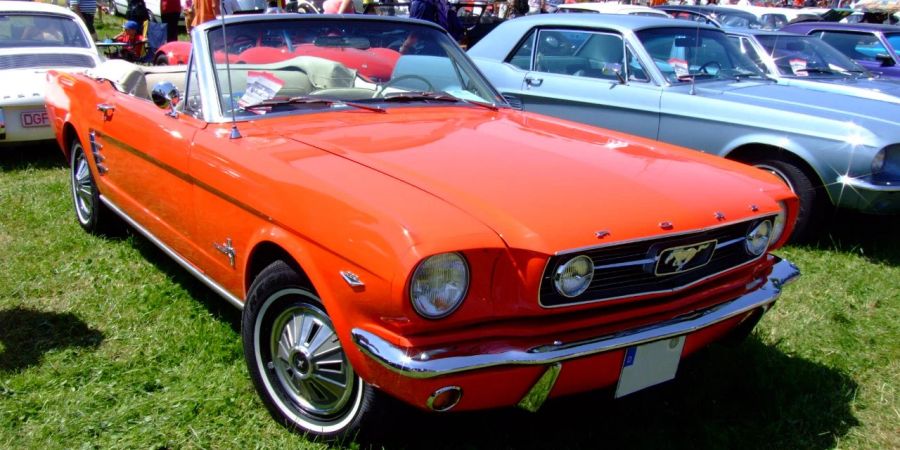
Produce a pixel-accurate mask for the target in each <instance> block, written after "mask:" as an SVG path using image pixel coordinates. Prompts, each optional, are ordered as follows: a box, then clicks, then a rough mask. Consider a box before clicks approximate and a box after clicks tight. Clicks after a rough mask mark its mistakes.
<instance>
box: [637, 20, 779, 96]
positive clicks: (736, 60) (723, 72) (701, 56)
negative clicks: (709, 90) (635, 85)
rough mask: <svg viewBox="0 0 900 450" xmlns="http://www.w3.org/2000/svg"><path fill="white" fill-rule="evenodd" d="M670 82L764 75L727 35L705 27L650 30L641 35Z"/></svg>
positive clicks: (640, 37) (641, 39) (645, 45)
mask: <svg viewBox="0 0 900 450" xmlns="http://www.w3.org/2000/svg"><path fill="white" fill-rule="evenodd" d="M637 36H638V39H640V41H641V42H642V43H643V44H644V48H645V49H646V50H647V53H649V54H650V56H651V57H652V58H653V62H654V63H655V64H656V67H658V68H659V70H660V71H661V72H662V74H663V76H665V77H666V80H668V81H669V82H670V83H681V82H689V81H691V80H696V81H701V80H709V79H734V78H737V77H742V76H758V77H761V76H762V72H760V71H759V68H758V67H756V65H755V64H753V61H751V60H750V59H749V58H747V57H746V56H745V55H743V54H741V53H740V51H739V50H738V49H737V48H735V47H734V44H732V43H731V42H730V41H729V40H728V38H727V37H726V36H725V33H723V32H721V31H718V30H707V29H701V28H680V27H679V28H674V27H673V28H650V29H647V30H641V31H638V32H637Z"/></svg>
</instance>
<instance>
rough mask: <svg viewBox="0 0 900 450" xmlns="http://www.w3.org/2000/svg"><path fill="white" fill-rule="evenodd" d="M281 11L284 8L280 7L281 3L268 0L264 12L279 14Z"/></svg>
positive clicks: (275, 0)
mask: <svg viewBox="0 0 900 450" xmlns="http://www.w3.org/2000/svg"><path fill="white" fill-rule="evenodd" d="M283 12H284V10H283V9H281V5H279V4H278V0H269V3H268V6H267V7H266V11H265V14H281V13H283Z"/></svg>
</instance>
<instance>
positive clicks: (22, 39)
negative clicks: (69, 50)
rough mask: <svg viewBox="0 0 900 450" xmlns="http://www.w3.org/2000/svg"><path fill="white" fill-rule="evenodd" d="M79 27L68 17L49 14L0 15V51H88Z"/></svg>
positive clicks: (86, 42) (88, 45) (87, 42)
mask: <svg viewBox="0 0 900 450" xmlns="http://www.w3.org/2000/svg"><path fill="white" fill-rule="evenodd" d="M89 42H90V41H88V39H87V37H86V36H85V35H84V32H83V31H82V30H81V27H79V26H78V24H76V23H75V21H74V20H72V19H71V18H69V17H64V16H56V15H49V14H8V13H4V14H0V48H14V47H79V48H90V44H89Z"/></svg>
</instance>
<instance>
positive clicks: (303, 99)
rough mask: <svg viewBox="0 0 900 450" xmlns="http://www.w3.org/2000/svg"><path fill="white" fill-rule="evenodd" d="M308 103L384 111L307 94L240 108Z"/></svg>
mask: <svg viewBox="0 0 900 450" xmlns="http://www.w3.org/2000/svg"><path fill="white" fill-rule="evenodd" d="M310 104H323V105H329V106H331V105H337V106H350V107H353V108H359V109H365V110H367V111H373V112H380V113H383V112H385V109H384V108H382V107H380V106H373V105H365V104H362V103H357V102H348V101H345V100H338V99H333V98H326V97H308V96H302V97H291V98H282V99H269V100H263V101H261V102H259V103H254V104H252V105H247V106H244V107H242V108H243V109H245V110H251V109H259V108H269V107H272V106H280V105H310Z"/></svg>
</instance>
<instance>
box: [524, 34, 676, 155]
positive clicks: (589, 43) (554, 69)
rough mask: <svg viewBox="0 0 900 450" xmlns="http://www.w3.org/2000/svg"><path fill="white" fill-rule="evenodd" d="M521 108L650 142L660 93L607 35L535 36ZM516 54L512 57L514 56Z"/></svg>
mask: <svg viewBox="0 0 900 450" xmlns="http://www.w3.org/2000/svg"><path fill="white" fill-rule="evenodd" d="M534 33H536V40H535V48H534V51H533V53H532V56H531V57H530V60H529V62H530V64H529V66H530V69H531V70H530V71H529V72H528V73H527V74H526V75H525V79H524V81H525V86H524V87H523V89H522V93H521V102H522V106H523V108H524V109H525V110H527V111H534V112H538V113H542V114H547V115H551V116H556V117H562V118H564V119H569V120H574V121H578V122H583V123H588V124H591V125H596V126H600V127H604V128H609V129H613V130H617V131H623V132H626V133H630V134H636V135H639V136H643V137H647V138H651V139H656V136H657V130H658V124H659V101H660V95H661V93H662V90H661V87H660V86H658V85H656V84H655V83H653V82H652V81H651V79H650V78H649V76H648V73H647V71H646V70H645V68H644V66H643V65H642V64H641V62H640V61H639V60H638V59H637V58H635V57H634V53H633V52H632V51H631V49H630V48H629V47H628V46H627V45H626V44H625V42H624V40H623V39H622V36H621V35H619V34H617V33H613V32H601V31H586V30H568V29H541V30H536V31H535V32H534ZM517 53H518V52H517Z"/></svg>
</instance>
